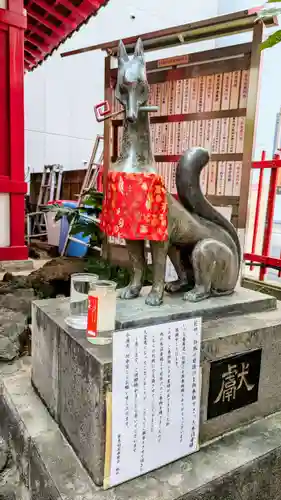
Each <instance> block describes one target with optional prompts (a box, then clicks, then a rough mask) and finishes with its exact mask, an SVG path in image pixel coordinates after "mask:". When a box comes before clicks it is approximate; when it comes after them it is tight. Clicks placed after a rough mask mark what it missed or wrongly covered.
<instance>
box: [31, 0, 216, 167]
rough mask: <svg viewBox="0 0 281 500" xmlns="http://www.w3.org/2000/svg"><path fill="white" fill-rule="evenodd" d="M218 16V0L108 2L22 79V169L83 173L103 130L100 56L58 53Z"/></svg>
mask: <svg viewBox="0 0 281 500" xmlns="http://www.w3.org/2000/svg"><path fill="white" fill-rule="evenodd" d="M217 11H218V0H212V1H210V0H197V1H196V2H192V3H191V5H187V2H186V0H175V1H174V2H173V3H171V2H170V1H168V0H142V2H140V1H139V0H122V2H120V0H110V2H109V3H108V5H107V6H106V7H105V8H103V9H102V10H100V12H99V14H98V15H97V17H94V18H92V19H91V20H90V22H89V23H88V24H87V25H85V26H84V27H83V28H81V30H80V31H79V32H77V33H75V34H74V35H73V37H72V38H71V39H69V40H67V41H66V43H64V45H63V46H61V47H60V49H59V50H58V51H57V52H56V53H54V54H53V55H52V57H50V58H49V59H47V60H46V61H45V62H44V63H43V65H42V66H40V67H38V68H37V69H36V70H35V71H34V72H32V73H29V74H27V75H26V76H25V129H26V132H25V145H26V148H25V162H26V167H27V166H30V169H31V172H37V171H41V170H42V166H43V165H44V164H51V163H61V164H63V165H64V168H65V169H67V170H70V169H71V170H72V169H77V168H83V166H84V165H83V161H87V160H88V159H89V156H90V152H91V148H92V144H93V140H94V138H95V136H96V134H97V133H102V130H103V127H102V125H100V124H98V123H97V122H96V120H95V118H94V111H93V107H94V105H95V104H97V103H98V102H100V101H102V100H103V97H104V53H103V52H101V51H99V52H88V53H86V54H81V55H78V56H73V57H68V58H63V59H62V58H61V57H60V53H61V52H65V51H67V50H71V49H74V48H75V49H76V48H79V47H84V46H87V45H94V44H97V43H103V42H106V41H110V40H114V39H118V38H122V37H123V38H125V37H128V36H132V35H136V34H140V33H145V32H148V31H154V30H157V29H163V28H166V27H168V26H174V25H177V24H184V23H188V22H192V21H197V20H200V19H202V18H208V17H213V16H216V15H217ZM131 14H134V16H135V19H134V20H132V19H131V18H130V15H131ZM213 47H214V42H213V41H207V42H204V43H202V44H196V46H195V45H194V46H190V47H188V49H187V47H179V48H177V49H173V50H172V51H171V50H168V51H167V50H165V51H161V52H159V51H158V52H154V53H150V54H147V57H146V59H147V60H151V59H156V58H158V57H167V56H169V55H170V54H180V53H186V52H190V51H196V50H204V49H209V48H213Z"/></svg>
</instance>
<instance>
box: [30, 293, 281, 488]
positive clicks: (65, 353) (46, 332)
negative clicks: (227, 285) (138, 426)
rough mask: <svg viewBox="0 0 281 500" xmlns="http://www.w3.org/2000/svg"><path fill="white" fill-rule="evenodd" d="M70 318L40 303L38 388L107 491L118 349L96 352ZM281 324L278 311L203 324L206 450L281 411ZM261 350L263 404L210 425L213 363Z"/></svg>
mask: <svg viewBox="0 0 281 500" xmlns="http://www.w3.org/2000/svg"><path fill="white" fill-rule="evenodd" d="M246 293H247V291H246ZM251 293H253V294H255V292H251ZM260 296H261V297H262V298H263V297H264V296H263V295H261V294H257V297H258V300H261V297H260ZM266 299H268V297H266ZM273 303H274V304H275V302H273ZM271 304H272V302H271ZM68 313H69V305H68V301H67V300H65V299H60V300H58V299H55V300H46V301H37V302H35V303H34V305H33V324H32V338H33V342H32V381H33V384H34V387H35V388H36V390H37V391H38V394H39V395H40V397H41V398H42V400H43V401H44V403H45V404H46V406H47V408H48V409H49V411H50V413H51V415H52V416H53V417H54V419H55V420H56V421H57V422H58V424H59V426H60V428H61V429H62V431H63V432H64V434H65V436H66V437H67V439H68V440H69V442H70V443H71V445H72V446H73V448H74V450H75V451H76V453H77V455H78V456H79V458H80V460H81V461H82V463H83V465H84V466H85V467H86V469H87V470H88V472H89V473H90V475H91V477H92V478H93V479H94V481H95V482H96V484H98V485H101V484H102V483H103V467H104V455H105V453H104V452H105V394H106V392H107V390H110V389H111V382H112V381H111V375H112V346H111V345H106V346H97V345H96V346H94V345H92V344H90V343H89V342H88V341H87V340H86V335H85V332H83V331H78V330H73V329H71V328H68V327H67V326H66V324H65V321H64V319H65V317H66V316H67V315H68ZM280 318H281V306H278V308H277V309H275V310H272V311H266V312H259V313H254V314H248V315H240V316H230V317H225V318H220V319H213V320H211V321H205V322H203V331H202V345H201V367H202V393H201V412H200V413H201V415H200V442H201V444H203V443H206V442H207V441H209V440H212V439H214V438H217V437H219V436H221V435H222V434H223V433H225V432H228V431H232V430H234V429H237V428H238V427H240V426H241V425H244V424H246V423H249V422H252V421H254V420H256V419H258V418H262V417H264V416H267V415H269V414H272V413H274V412H277V411H279V410H281V393H280V386H281V371H280V372H279V371H278V370H277V369H276V367H279V366H281V320H280ZM256 349H262V357H261V371H260V381H259V393H258V401H257V402H254V403H252V404H248V405H247V406H244V407H242V408H239V409H236V410H235V411H231V412H229V413H226V414H223V415H220V416H217V417H216V418H211V419H209V420H208V418H207V408H208V395H209V380H210V366H211V363H212V362H213V361H216V360H221V359H223V358H228V357H231V356H235V355H237V354H244V353H247V352H249V351H253V350H256Z"/></svg>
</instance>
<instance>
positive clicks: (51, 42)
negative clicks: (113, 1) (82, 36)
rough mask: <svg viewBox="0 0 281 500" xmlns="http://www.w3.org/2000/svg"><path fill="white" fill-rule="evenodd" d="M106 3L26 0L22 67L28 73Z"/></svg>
mask: <svg viewBox="0 0 281 500" xmlns="http://www.w3.org/2000/svg"><path fill="white" fill-rule="evenodd" d="M108 1H109V0H25V3H24V7H25V9H26V15H27V27H26V29H25V37H24V67H25V71H31V70H33V69H34V68H36V67H37V66H38V65H39V64H41V63H42V62H43V61H44V60H45V59H46V58H47V57H48V56H50V55H51V54H52V52H53V51H54V50H56V49H57V48H58V47H59V45H60V44H61V43H63V42H64V41H65V40H66V39H67V38H69V37H70V36H71V35H72V34H73V33H74V32H75V31H78V30H79V29H80V28H81V26H83V25H84V24H85V23H87V22H88V21H89V19H90V18H91V17H92V16H95V15H97V13H98V12H99V10H100V8H101V7H104V6H105V5H106V4H107V3H108Z"/></svg>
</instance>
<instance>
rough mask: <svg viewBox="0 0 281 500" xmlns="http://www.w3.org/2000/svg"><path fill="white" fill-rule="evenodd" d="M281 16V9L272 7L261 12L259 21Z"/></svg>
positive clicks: (258, 16)
mask: <svg viewBox="0 0 281 500" xmlns="http://www.w3.org/2000/svg"><path fill="white" fill-rule="evenodd" d="M280 1H281V0H280ZM280 14H281V7H279V8H278V7H272V8H270V9H263V10H261V11H260V12H259V13H258V15H257V18H258V19H266V18H267V17H272V16H279V15H280Z"/></svg>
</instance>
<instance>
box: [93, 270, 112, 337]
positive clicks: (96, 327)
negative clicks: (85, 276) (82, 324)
mask: <svg viewBox="0 0 281 500" xmlns="http://www.w3.org/2000/svg"><path fill="white" fill-rule="evenodd" d="M116 286H117V284H116V283H114V281H107V280H97V281H96V282H93V283H92V284H91V285H90V290H89V301H88V304H89V306H88V307H89V310H88V328H87V339H88V340H89V342H91V343H92V344H109V343H111V342H112V331H113V330H115V320H116V298H117V293H116Z"/></svg>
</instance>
